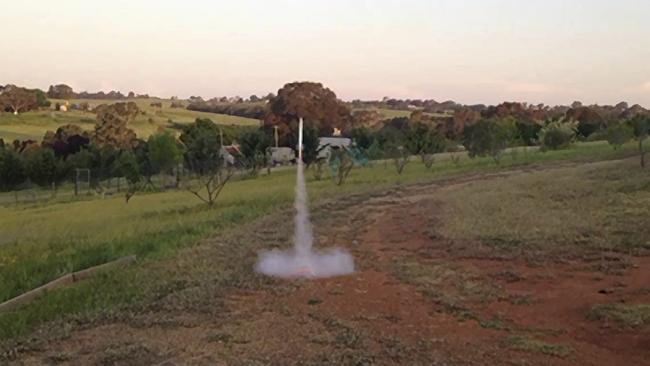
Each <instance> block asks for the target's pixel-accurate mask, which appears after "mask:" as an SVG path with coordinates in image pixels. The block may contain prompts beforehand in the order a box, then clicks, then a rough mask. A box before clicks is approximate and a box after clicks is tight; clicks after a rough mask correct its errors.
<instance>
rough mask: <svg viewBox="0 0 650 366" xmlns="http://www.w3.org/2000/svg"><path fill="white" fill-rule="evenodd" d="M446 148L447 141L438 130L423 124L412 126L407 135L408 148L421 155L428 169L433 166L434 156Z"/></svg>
mask: <svg viewBox="0 0 650 366" xmlns="http://www.w3.org/2000/svg"><path fill="white" fill-rule="evenodd" d="M446 146H447V141H446V140H445V138H444V137H443V136H442V135H441V134H440V133H438V130H437V129H436V128H434V127H433V126H430V125H428V124H426V123H423V122H416V123H414V124H412V125H411V126H410V127H409V130H408V132H407V134H406V148H407V149H408V151H409V152H410V153H411V154H413V155H419V156H420V158H421V159H422V163H423V164H424V165H425V166H426V167H427V168H431V166H432V165H433V154H436V153H440V152H443V151H444V150H445V147H446Z"/></svg>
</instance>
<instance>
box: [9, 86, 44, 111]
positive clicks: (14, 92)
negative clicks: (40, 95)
mask: <svg viewBox="0 0 650 366" xmlns="http://www.w3.org/2000/svg"><path fill="white" fill-rule="evenodd" d="M0 106H1V107H2V110H9V111H10V112H13V113H14V114H18V113H21V112H27V111H29V110H32V109H34V108H36V107H37V106H38V99H37V97H36V93H35V92H33V91H29V90H27V89H25V88H19V87H16V86H7V87H5V89H4V90H3V91H2V93H0Z"/></svg>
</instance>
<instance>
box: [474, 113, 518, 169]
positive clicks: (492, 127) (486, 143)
mask: <svg viewBox="0 0 650 366" xmlns="http://www.w3.org/2000/svg"><path fill="white" fill-rule="evenodd" d="M510 136H512V132H511V131H509V129H508V127H507V126H506V125H504V124H502V123H500V121H499V120H498V119H494V118H490V119H481V120H479V121H478V122H476V123H475V124H473V125H471V126H468V127H466V128H465V131H464V138H463V145H464V146H465V149H467V152H468V153H469V156H470V157H471V158H473V157H475V156H491V157H492V159H494V161H495V162H496V163H497V164H498V163H499V161H500V158H501V153H502V152H503V150H504V149H505V148H506V147H507V146H508V144H509V142H510V141H509V138H510Z"/></svg>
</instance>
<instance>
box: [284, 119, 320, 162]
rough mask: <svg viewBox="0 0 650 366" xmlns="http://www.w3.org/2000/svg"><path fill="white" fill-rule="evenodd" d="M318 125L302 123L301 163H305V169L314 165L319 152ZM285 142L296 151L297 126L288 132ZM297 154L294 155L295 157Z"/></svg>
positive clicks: (308, 122)
mask: <svg viewBox="0 0 650 366" xmlns="http://www.w3.org/2000/svg"><path fill="white" fill-rule="evenodd" d="M318 131H319V127H318V123H316V122H311V121H304V126H303V130H302V161H303V162H304V163H305V165H306V168H309V166H310V165H311V164H312V163H315V162H316V160H317V159H318V153H319V152H320V150H319V138H318ZM286 141H287V143H288V144H289V146H292V147H294V148H295V149H296V151H297V150H298V126H297V125H296V126H295V127H294V128H292V129H291V130H290V133H289V135H288V136H286ZM297 155H298V154H296V156H297Z"/></svg>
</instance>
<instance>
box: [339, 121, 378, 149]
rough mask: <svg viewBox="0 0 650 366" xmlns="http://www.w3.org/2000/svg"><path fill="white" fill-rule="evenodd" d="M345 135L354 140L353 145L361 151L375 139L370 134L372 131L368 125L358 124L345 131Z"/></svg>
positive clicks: (367, 147)
mask: <svg viewBox="0 0 650 366" xmlns="http://www.w3.org/2000/svg"><path fill="white" fill-rule="evenodd" d="M346 135H347V137H349V138H351V139H352V141H354V143H355V145H356V146H357V147H358V148H360V149H361V150H363V151H366V150H368V149H369V148H370V146H371V145H372V143H373V142H374V141H375V139H374V137H373V136H372V132H371V131H370V129H369V128H368V127H365V126H359V127H355V128H353V129H351V130H349V131H348V132H347V133H346Z"/></svg>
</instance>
